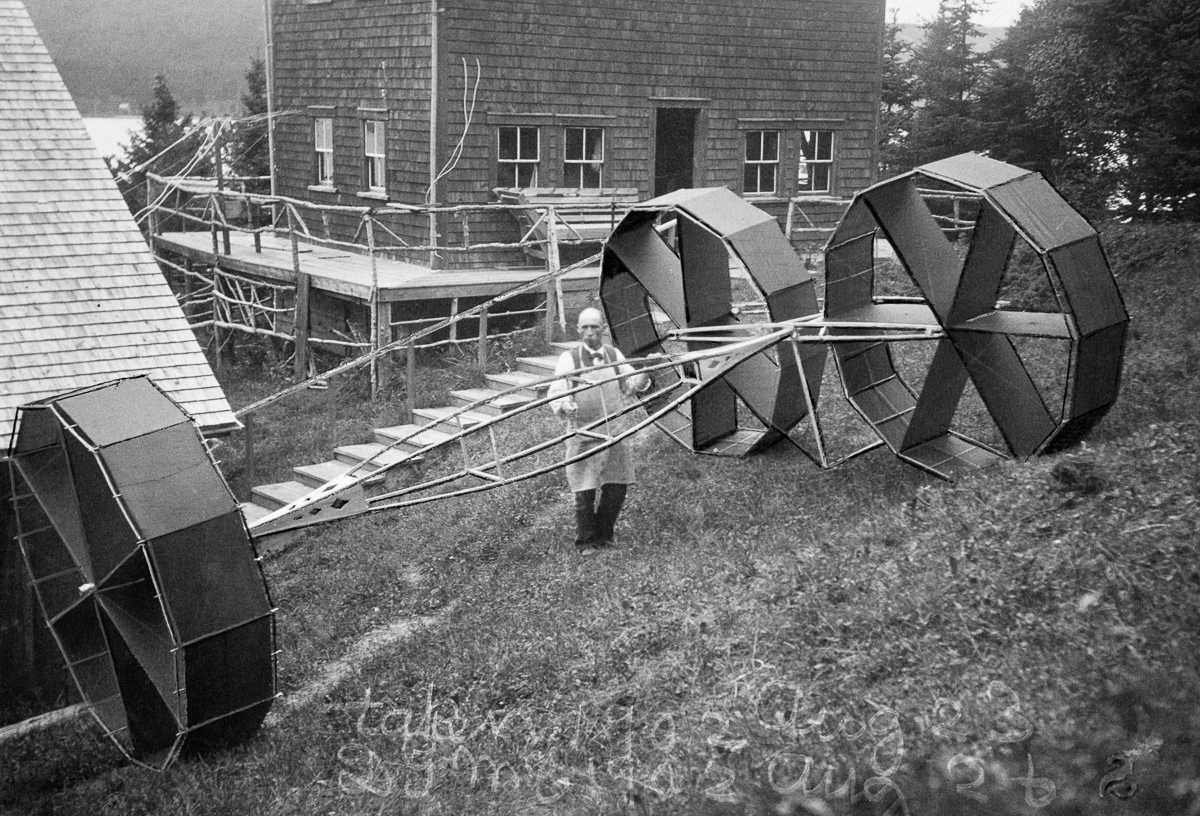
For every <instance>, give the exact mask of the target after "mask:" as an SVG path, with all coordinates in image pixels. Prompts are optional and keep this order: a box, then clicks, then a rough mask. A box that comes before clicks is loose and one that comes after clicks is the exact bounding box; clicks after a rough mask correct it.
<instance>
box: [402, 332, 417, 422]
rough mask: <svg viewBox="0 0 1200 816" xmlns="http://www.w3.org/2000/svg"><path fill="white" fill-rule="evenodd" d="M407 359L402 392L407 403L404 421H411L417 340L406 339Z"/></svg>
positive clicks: (414, 402)
mask: <svg viewBox="0 0 1200 816" xmlns="http://www.w3.org/2000/svg"><path fill="white" fill-rule="evenodd" d="M407 352H408V359H407V360H406V361H405V362H406V365H405V372H404V374H405V382H404V392H405V397H406V402H407V403H408V416H407V417H406V418H405V421H406V422H412V421H413V408H416V407H417V405H416V393H417V342H416V341H415V340H409V341H408V347H407Z"/></svg>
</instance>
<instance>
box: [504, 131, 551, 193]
mask: <svg viewBox="0 0 1200 816" xmlns="http://www.w3.org/2000/svg"><path fill="white" fill-rule="evenodd" d="M496 140H497V144H496V185H497V186H498V187H536V186H537V183H538V162H539V161H540V160H541V138H540V133H539V132H538V129H537V128H536V127H531V126H527V125H502V126H501V127H498V128H497V129H496Z"/></svg>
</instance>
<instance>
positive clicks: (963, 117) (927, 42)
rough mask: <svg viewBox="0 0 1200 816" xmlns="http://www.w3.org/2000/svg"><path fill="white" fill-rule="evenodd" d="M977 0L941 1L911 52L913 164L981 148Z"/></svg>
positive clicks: (983, 65) (984, 64)
mask: <svg viewBox="0 0 1200 816" xmlns="http://www.w3.org/2000/svg"><path fill="white" fill-rule="evenodd" d="M980 8H981V4H980V3H979V2H977V0H940V2H939V3H938V12H937V16H936V17H934V18H933V19H932V20H931V21H929V22H928V23H926V24H925V38H924V40H923V41H922V42H921V44H920V45H918V46H917V47H916V49H915V50H914V52H913V59H912V66H913V76H914V84H915V88H916V95H917V97H918V98H919V99H920V100H921V103H920V104H919V106H918V107H917V108H916V110H915V112H914V114H913V118H912V128H911V130H910V131H909V137H908V145H907V147H908V151H909V154H910V161H911V164H912V165H918V164H925V163H926V162H931V161H935V160H937V159H942V158H945V157H946V156H952V155H954V154H956V153H962V152H965V151H968V150H974V149H978V148H979V147H980V146H981V133H980V128H979V123H978V119H977V108H976V102H977V99H978V91H979V85H980V81H981V80H982V78H983V76H984V74H985V73H986V71H987V68H988V58H987V56H986V55H985V54H981V53H979V52H978V51H977V50H976V49H975V40H977V39H978V38H979V37H980V36H981V35H980V32H979V29H978V28H976V27H975V23H974V22H973V18H974V17H975V15H977V14H978V13H979V10H980Z"/></svg>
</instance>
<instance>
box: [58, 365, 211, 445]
mask: <svg viewBox="0 0 1200 816" xmlns="http://www.w3.org/2000/svg"><path fill="white" fill-rule="evenodd" d="M57 404H58V406H59V408H60V409H61V410H62V411H63V412H64V413H65V414H66V415H67V416H68V417H70V418H71V419H72V420H73V421H74V422H75V424H76V425H78V426H79V429H80V431H82V432H83V435H84V436H86V437H87V438H88V439H89V440H90V441H91V443H92V444H93V445H96V446H97V447H103V446H105V445H110V444H112V443H113V442H118V441H120V440H122V439H131V438H133V437H135V436H141V435H142V434H146V433H151V432H153V431H157V430H160V429H162V428H168V427H170V426H172V425H178V424H179V423H181V422H187V421H188V418H187V415H186V414H184V413H182V412H181V411H180V409H179V407H178V406H177V405H175V403H173V402H171V400H170V399H169V398H168V397H167V396H166V395H165V394H164V393H163V392H162V391H159V390H158V389H157V388H155V387H154V385H153V384H152V383H151V382H150V380H149V379H147V378H146V377H133V378H131V379H128V380H121V381H119V382H118V383H116V384H115V385H112V386H109V387H106V388H95V389H91V390H89V391H85V392H83V393H80V394H75V395H73V396H67V397H63V398H61V399H59V400H58V401H57Z"/></svg>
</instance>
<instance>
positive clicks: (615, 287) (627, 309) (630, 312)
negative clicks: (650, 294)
mask: <svg viewBox="0 0 1200 816" xmlns="http://www.w3.org/2000/svg"><path fill="white" fill-rule="evenodd" d="M600 297H601V298H602V302H603V303H604V314H605V317H606V318H607V320H608V329H609V332H610V333H611V334H612V338H613V343H615V344H616V345H617V346H618V347H619V348H621V349H622V350H623V353H624V354H625V355H626V356H630V357H632V356H637V355H641V354H644V353H646V351H647V350H650V349H656V348H658V347H659V345H660V339H659V336H658V330H657V329H656V328H655V326H654V319H653V318H652V317H651V315H650V309H649V306H648V304H647V303H646V290H644V289H643V288H642V287H641V286H640V285H639V284H638V282H637V279H636V278H634V277H633V275H632V274H630V273H629V271H628V270H624V269H622V270H620V271H618V272H616V273H612V274H606V275H605V276H604V277H603V278H601V279H600Z"/></svg>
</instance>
